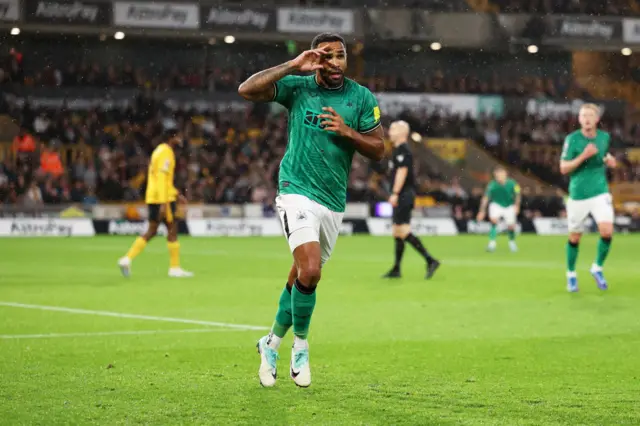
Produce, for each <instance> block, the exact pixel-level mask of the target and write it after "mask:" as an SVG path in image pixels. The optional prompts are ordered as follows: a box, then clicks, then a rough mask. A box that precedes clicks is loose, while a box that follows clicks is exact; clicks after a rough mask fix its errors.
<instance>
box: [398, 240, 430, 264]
mask: <svg viewBox="0 0 640 426" xmlns="http://www.w3.org/2000/svg"><path fill="white" fill-rule="evenodd" d="M405 241H406V242H408V243H409V244H411V245H412V246H413V248H414V249H416V250H417V251H418V253H420V254H421V255H422V257H424V259H425V260H426V261H427V263H432V262H433V261H434V260H435V259H434V258H433V257H432V256H431V255H430V254H429V252H428V251H427V249H426V248H424V246H423V245H422V242H421V241H420V239H418V237H416V236H415V235H413V234H409V235H407V238H405Z"/></svg>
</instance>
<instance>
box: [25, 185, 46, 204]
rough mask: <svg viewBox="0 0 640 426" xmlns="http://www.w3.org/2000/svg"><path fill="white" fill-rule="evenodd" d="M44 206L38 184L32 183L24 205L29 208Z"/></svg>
mask: <svg viewBox="0 0 640 426" xmlns="http://www.w3.org/2000/svg"><path fill="white" fill-rule="evenodd" d="M43 204H44V199H43V197H42V191H41V190H40V188H39V187H38V184H37V183H36V182H32V183H31V185H30V186H29V189H28V190H27V193H26V195H25V197H24V205H25V206H28V207H37V206H41V205H43Z"/></svg>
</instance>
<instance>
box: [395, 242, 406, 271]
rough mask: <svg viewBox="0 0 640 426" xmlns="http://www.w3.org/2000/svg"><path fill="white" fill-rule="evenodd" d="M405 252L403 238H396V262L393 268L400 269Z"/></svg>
mask: <svg viewBox="0 0 640 426" xmlns="http://www.w3.org/2000/svg"><path fill="white" fill-rule="evenodd" d="M403 254H404V240H403V239H402V238H396V263H395V265H393V269H395V270H397V271H399V270H400V264H401V263H402V255H403Z"/></svg>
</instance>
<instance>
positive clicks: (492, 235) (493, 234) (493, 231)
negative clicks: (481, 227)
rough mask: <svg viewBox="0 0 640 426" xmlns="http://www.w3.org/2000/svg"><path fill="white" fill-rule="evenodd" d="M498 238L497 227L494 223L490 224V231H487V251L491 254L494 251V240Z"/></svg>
mask: <svg viewBox="0 0 640 426" xmlns="http://www.w3.org/2000/svg"><path fill="white" fill-rule="evenodd" d="M497 236H498V225H497V224H496V223H495V222H493V221H492V222H491V229H490V230H489V244H488V245H487V251H488V252H489V253H493V252H494V251H496V238H497Z"/></svg>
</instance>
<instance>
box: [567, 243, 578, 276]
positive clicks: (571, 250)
mask: <svg viewBox="0 0 640 426" xmlns="http://www.w3.org/2000/svg"><path fill="white" fill-rule="evenodd" d="M577 261H578V244H572V243H571V242H567V271H569V272H575V271H576V262H577Z"/></svg>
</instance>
